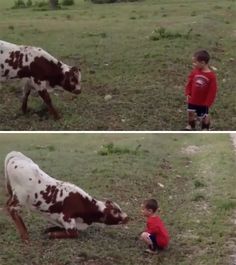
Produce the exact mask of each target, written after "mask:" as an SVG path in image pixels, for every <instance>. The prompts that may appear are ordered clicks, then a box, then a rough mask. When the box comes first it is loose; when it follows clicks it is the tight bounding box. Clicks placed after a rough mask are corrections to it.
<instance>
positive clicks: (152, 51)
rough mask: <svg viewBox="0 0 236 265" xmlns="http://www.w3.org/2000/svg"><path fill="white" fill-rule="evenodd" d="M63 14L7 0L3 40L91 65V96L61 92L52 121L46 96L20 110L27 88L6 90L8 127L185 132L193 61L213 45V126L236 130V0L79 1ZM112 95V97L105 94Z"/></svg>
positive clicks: (3, 104) (2, 7)
mask: <svg viewBox="0 0 236 265" xmlns="http://www.w3.org/2000/svg"><path fill="white" fill-rule="evenodd" d="M75 2H76V4H75V6H73V7H70V8H67V9H62V10H58V11H50V10H46V11H45V10H44V11H42V10H41V11H40V10H34V9H33V8H31V9H20V10H19V9H16V10H15V9H14V10H13V9H11V7H12V6H13V3H14V1H13V0H1V2H0V15H1V21H0V38H1V39H3V40H6V41H10V42H13V43H18V44H30V45H34V46H40V47H42V48H44V49H45V50H47V51H48V52H50V53H51V54H52V55H54V56H55V57H57V58H59V59H61V60H62V61H63V62H66V63H68V64H70V65H77V66H78V65H79V66H80V67H81V69H82V78H83V82H82V86H83V93H82V94H81V95H80V96H78V97H74V96H72V95H71V94H69V93H67V92H65V93H61V92H58V91H56V92H54V93H52V98H53V102H54V104H55V106H56V107H57V109H58V110H59V111H60V113H61V114H62V116H63V117H62V119H61V120H60V121H58V122H55V121H53V120H52V118H51V117H49V116H48V113H47V111H45V106H44V105H43V104H42V102H41V99H39V98H38V97H34V96H32V97H30V100H29V105H30V107H31V111H30V112H29V113H28V114H27V115H26V116H23V115H22V114H21V111H20V101H21V100H20V97H21V89H20V88H19V86H20V85H19V84H17V85H15V84H14V85H13V84H4V85H2V86H1V89H0V91H1V95H2V96H1V98H0V129H1V130H182V129H183V128H184V127H185V125H186V111H185V97H184V95H183V89H184V85H185V82H186V78H187V75H188V73H189V72H190V70H191V67H192V66H191V57H192V54H193V52H195V51H196V50H198V49H202V48H204V49H207V50H208V51H209V52H210V54H211V56H212V61H211V63H212V65H213V66H214V67H216V68H217V75H218V84H219V92H218V96H217V100H216V103H215V105H214V106H213V108H212V110H211V114H212V117H213V126H212V129H213V130H236V125H235V124H236V122H235V121H236V105H235V102H236V94H235V93H236V92H235V82H236V77H235V67H236V58H235V38H236V31H235V26H236V7H235V1H234V0H225V1H221V0H214V1H213V0H208V1H194V0H183V1H177V0H170V1H166V0H146V1H139V2H134V3H120V4H104V5H96V4H92V3H91V2H90V1H84V0H75ZM106 95H110V96H111V99H110V100H105V96H106Z"/></svg>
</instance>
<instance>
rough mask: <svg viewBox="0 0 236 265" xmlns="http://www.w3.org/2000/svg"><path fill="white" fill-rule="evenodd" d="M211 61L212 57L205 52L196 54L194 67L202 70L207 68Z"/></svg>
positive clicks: (193, 59) (193, 60)
mask: <svg viewBox="0 0 236 265" xmlns="http://www.w3.org/2000/svg"><path fill="white" fill-rule="evenodd" d="M209 61H210V55H209V53H208V52H207V51H205V50H201V51H197V52H195V53H194V55H193V58H192V62H193V66H194V67H196V68H198V69H202V68H204V67H205V66H207V65H208V63H209Z"/></svg>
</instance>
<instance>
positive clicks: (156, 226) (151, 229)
mask: <svg viewBox="0 0 236 265" xmlns="http://www.w3.org/2000/svg"><path fill="white" fill-rule="evenodd" d="M145 231H146V232H148V233H149V234H154V235H155V236H156V242H157V245H158V246H160V247H162V248H165V247H167V246H168V243H169V240H170V237H169V233H168V231H167V229H166V228H165V225H164V223H163V222H162V220H161V218H160V217H159V216H150V217H148V218H147V226H146V230H145Z"/></svg>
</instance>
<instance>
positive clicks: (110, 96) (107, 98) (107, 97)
mask: <svg viewBox="0 0 236 265" xmlns="http://www.w3.org/2000/svg"><path fill="white" fill-rule="evenodd" d="M104 99H105V101H108V100H111V99H112V95H106V96H105V97H104Z"/></svg>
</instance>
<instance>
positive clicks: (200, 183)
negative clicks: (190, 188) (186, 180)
mask: <svg viewBox="0 0 236 265" xmlns="http://www.w3.org/2000/svg"><path fill="white" fill-rule="evenodd" d="M205 186H206V185H205V184H204V183H203V182H202V181H200V180H195V181H194V187H195V189H197V188H202V187H205Z"/></svg>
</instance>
